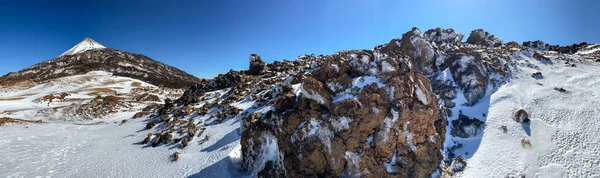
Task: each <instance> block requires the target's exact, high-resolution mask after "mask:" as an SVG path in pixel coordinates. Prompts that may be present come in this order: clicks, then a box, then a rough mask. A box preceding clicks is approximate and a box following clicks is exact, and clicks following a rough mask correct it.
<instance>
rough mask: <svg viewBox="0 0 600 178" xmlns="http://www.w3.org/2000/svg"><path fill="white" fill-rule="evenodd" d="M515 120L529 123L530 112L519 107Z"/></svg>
mask: <svg viewBox="0 0 600 178" xmlns="http://www.w3.org/2000/svg"><path fill="white" fill-rule="evenodd" d="M514 120H515V121H516V122H518V123H529V122H530V120H529V114H528V113H527V112H526V111H525V110H523V109H519V110H517V112H516V113H515V116H514Z"/></svg>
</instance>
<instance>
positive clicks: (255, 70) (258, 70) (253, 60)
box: [248, 54, 267, 75]
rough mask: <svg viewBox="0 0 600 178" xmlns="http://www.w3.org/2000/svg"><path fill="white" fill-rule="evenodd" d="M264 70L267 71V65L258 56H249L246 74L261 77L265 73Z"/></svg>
mask: <svg viewBox="0 0 600 178" xmlns="http://www.w3.org/2000/svg"><path fill="white" fill-rule="evenodd" d="M265 70H267V64H266V63H265V62H263V61H262V59H261V58H260V56H259V55H258V54H251V55H250V67H249V69H248V74H250V75H261V74H264V73H265Z"/></svg>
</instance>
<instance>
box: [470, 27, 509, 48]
mask: <svg viewBox="0 0 600 178" xmlns="http://www.w3.org/2000/svg"><path fill="white" fill-rule="evenodd" d="M467 43H470V44H476V45H482V46H489V47H499V46H501V45H502V40H501V39H499V38H496V36H494V35H492V34H490V33H489V32H486V31H485V30H483V29H476V30H473V31H471V34H470V35H469V38H467Z"/></svg>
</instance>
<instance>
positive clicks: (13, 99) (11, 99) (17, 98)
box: [0, 97, 24, 101]
mask: <svg viewBox="0 0 600 178" xmlns="http://www.w3.org/2000/svg"><path fill="white" fill-rule="evenodd" d="M23 98H24V97H9V98H0V101H17V100H22V99H23Z"/></svg>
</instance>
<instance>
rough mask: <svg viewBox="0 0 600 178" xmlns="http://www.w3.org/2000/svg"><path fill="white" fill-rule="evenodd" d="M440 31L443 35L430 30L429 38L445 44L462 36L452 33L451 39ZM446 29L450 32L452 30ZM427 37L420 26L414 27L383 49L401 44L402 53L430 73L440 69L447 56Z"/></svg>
mask: <svg viewBox="0 0 600 178" xmlns="http://www.w3.org/2000/svg"><path fill="white" fill-rule="evenodd" d="M440 31H441V32H440V34H441V35H438V34H437V33H436V34H433V32H430V33H429V36H427V38H430V39H432V40H436V41H434V42H439V43H440V44H444V43H446V42H454V40H456V38H458V37H460V34H451V35H450V36H452V35H453V36H455V38H454V39H453V38H451V37H449V39H448V38H443V35H444V31H442V30H440ZM446 31H447V32H448V31H450V30H446ZM452 31H453V30H452ZM427 38H426V37H425V36H423V34H421V31H420V30H419V29H418V28H413V29H412V30H411V31H409V32H406V33H404V34H403V35H402V38H401V39H400V40H392V41H391V42H390V43H388V44H387V45H385V47H384V48H382V50H385V51H394V50H390V48H391V49H394V48H397V47H395V46H394V45H396V46H399V47H400V48H397V49H399V51H400V52H401V53H402V54H405V55H408V56H410V59H411V60H412V65H415V69H417V70H418V71H424V73H426V74H428V73H431V72H433V71H437V70H438V69H439V65H440V64H442V63H443V61H444V60H445V56H444V55H443V54H442V53H441V52H440V51H439V50H437V47H436V46H433V45H432V44H435V43H431V42H430V41H427ZM461 39H462V38H461ZM396 54H398V53H396Z"/></svg>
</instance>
